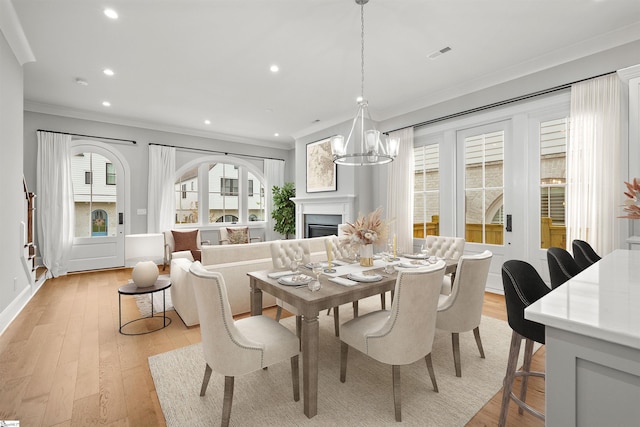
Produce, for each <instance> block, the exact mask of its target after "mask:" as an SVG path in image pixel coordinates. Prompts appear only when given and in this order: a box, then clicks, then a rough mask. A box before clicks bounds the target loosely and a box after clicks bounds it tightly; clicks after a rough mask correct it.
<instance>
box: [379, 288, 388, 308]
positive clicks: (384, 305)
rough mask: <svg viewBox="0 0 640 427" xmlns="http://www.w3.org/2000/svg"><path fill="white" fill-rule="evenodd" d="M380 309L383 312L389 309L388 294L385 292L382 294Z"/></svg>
mask: <svg viewBox="0 0 640 427" xmlns="http://www.w3.org/2000/svg"><path fill="white" fill-rule="evenodd" d="M380 308H382V309H383V310H386V309H387V293H386V292H383V293H381V294H380Z"/></svg>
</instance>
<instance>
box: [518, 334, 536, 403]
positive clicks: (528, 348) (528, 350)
mask: <svg viewBox="0 0 640 427" xmlns="http://www.w3.org/2000/svg"><path fill="white" fill-rule="evenodd" d="M532 358H533V341H532V340H530V339H528V338H527V339H525V341H524V362H523V363H522V372H527V373H528V372H531V359H532ZM528 385H529V375H524V376H523V377H522V380H521V381H520V400H522V401H523V402H524V401H525V399H526V398H527V387H528ZM518 413H519V414H520V415H522V414H523V413H524V409H523V408H522V407H519V408H518Z"/></svg>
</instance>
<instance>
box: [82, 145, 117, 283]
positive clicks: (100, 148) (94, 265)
mask: <svg viewBox="0 0 640 427" xmlns="http://www.w3.org/2000/svg"><path fill="white" fill-rule="evenodd" d="M71 168H72V181H73V201H74V210H75V224H74V239H73V247H72V249H71V257H70V260H69V271H83V270H95V269H102V268H113V267H121V266H124V222H125V221H124V212H126V210H125V206H124V200H125V197H124V195H125V185H124V183H125V177H126V175H125V166H124V161H123V160H122V159H121V157H120V155H119V153H118V152H117V151H116V150H115V149H114V148H113V147H111V146H108V145H107V144H103V143H98V142H94V141H74V146H73V148H72V158H71Z"/></svg>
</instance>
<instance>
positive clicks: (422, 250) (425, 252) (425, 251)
mask: <svg viewBox="0 0 640 427" xmlns="http://www.w3.org/2000/svg"><path fill="white" fill-rule="evenodd" d="M420 253H421V254H422V256H424V258H425V259H427V258H428V254H429V248H428V247H427V244H426V243H423V244H421V245H420Z"/></svg>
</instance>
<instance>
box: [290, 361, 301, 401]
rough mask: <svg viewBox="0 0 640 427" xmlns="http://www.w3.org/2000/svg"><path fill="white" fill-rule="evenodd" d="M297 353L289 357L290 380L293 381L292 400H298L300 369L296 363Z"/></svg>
mask: <svg viewBox="0 0 640 427" xmlns="http://www.w3.org/2000/svg"><path fill="white" fill-rule="evenodd" d="M298 359H299V355H298V354H296V355H295V356H293V357H292V358H291V381H292V382H293V400H294V401H295V402H297V401H299V400H300V369H299V364H298Z"/></svg>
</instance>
